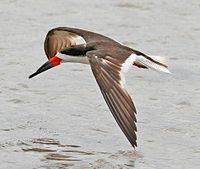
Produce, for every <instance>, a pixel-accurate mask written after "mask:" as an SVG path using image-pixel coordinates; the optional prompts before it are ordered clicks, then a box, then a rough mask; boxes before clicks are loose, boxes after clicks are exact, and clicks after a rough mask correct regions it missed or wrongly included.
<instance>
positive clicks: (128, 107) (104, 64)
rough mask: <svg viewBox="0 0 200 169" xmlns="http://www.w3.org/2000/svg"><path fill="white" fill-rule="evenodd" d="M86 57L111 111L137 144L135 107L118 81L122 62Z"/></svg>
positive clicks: (126, 133)
mask: <svg viewBox="0 0 200 169" xmlns="http://www.w3.org/2000/svg"><path fill="white" fill-rule="evenodd" d="M88 58H89V61H90V65H91V68H92V72H93V74H94V76H95V78H96V81H97V83H98V85H99V88H100V90H101V93H102V95H103V97H104V99H105V101H106V103H107V105H108V107H109V109H110V111H111V113H112V114H113V116H114V118H115V120H116V121H117V123H118V125H119V126H120V128H121V130H122V131H123V133H124V134H125V135H126V137H127V139H128V140H129V142H130V143H131V145H132V146H133V147H135V146H137V142H136V140H137V136H136V131H137V127H136V124H135V123H136V117H135V114H136V109H135V106H134V104H133V102H132V99H131V97H130V96H129V94H128V93H127V91H126V90H125V89H124V88H123V87H122V86H121V83H120V81H121V76H120V70H121V65H122V63H120V62H119V61H115V62H111V58H110V57H105V58H99V57H97V56H94V55H93V56H89V57H88ZM107 58H108V59H107ZM115 60H116V59H115ZM112 61H113V60H112Z"/></svg>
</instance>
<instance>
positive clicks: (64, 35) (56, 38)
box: [44, 29, 85, 59]
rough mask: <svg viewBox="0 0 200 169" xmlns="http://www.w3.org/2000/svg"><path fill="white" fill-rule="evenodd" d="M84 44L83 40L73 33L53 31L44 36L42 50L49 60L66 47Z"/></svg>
mask: <svg viewBox="0 0 200 169" xmlns="http://www.w3.org/2000/svg"><path fill="white" fill-rule="evenodd" d="M84 43H85V41H84V39H83V38H82V37H81V36H79V35H77V34H75V33H71V32H67V31H62V30H56V29H53V30H51V31H49V32H48V34H47V36H46V39H45V43H44V50H45V53H46V55H47V58H48V59H50V58H52V57H53V56H55V55H56V53H57V52H59V51H61V50H62V49H64V48H66V47H71V46H75V45H79V44H84Z"/></svg>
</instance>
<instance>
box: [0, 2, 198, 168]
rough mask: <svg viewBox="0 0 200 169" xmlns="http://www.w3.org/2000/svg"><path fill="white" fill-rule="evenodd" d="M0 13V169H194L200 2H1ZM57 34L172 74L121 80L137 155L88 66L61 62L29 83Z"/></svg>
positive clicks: (135, 73) (133, 73)
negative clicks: (63, 31)
mask: <svg viewBox="0 0 200 169" xmlns="http://www.w3.org/2000/svg"><path fill="white" fill-rule="evenodd" d="M0 15H1V20H0V37H1V38H0V53H1V66H0V72H1V75H0V96H1V97H0V103H1V104H0V168H2V169H27V168H31V169H57V168H60V169H64V168H72V169H73V168H75V169H77V168H81V169H82V168H84V169H92V168H97V169H98V168H104V169H109V168H115V169H121V168H123V169H126V168H137V169H160V168H162V169H168V168H173V169H183V168H190V169H198V168H199V166H200V125H199V123H200V118H199V116H200V97H199V96H200V75H199V71H200V59H199V58H200V56H199V54H200V48H199V44H200V39H199V37H200V22H199V20H200V2H199V1H198V0H191V1H186V0H183V1H179V0H169V1H164V0H160V1H153V0H142V1H140V0H134V1H132V0H130V1H114V0H109V1H105V0H103V1H97V0H94V1H91V2H89V1H72V0H69V1H64V0H60V1H53V0H49V1H47V0H43V1H27V0H20V1H19V0H9V1H6V0H2V1H1V4H0ZM58 26H71V27H80V28H85V29H88V30H92V31H95V32H99V33H102V34H105V35H107V36H110V37H112V38H114V39H116V40H118V41H120V42H122V43H124V44H125V45H128V46H130V47H133V48H136V49H138V50H141V51H143V52H144V53H147V54H152V55H161V56H166V58H168V60H169V65H170V70H171V72H172V73H173V74H172V75H171V76H170V75H165V74H160V73H157V72H153V71H147V70H141V69H137V68H133V69H131V70H130V72H129V73H128V74H127V76H126V77H127V78H126V82H127V90H128V91H129V93H130V95H131V96H132V98H133V99H134V102H135V104H136V107H137V111H138V114H137V119H138V123H137V126H138V132H137V135H138V147H137V148H136V150H133V149H132V147H131V146H130V144H129V143H128V141H127V140H126V138H125V136H124V135H123V134H122V132H121V131H120V129H119V127H118V126H117V124H116V122H115V121H114V119H113V117H112V115H111V113H110V111H109V110H108V108H107V105H106V104H105V102H104V100H103V97H102V96H101V94H100V91H99V89H98V86H97V84H96V82H95V80H94V77H93V75H92V73H91V70H90V67H89V66H88V65H81V64H65V65H62V66H60V67H57V68H55V69H54V70H50V71H48V72H46V73H43V74H41V75H40V76H38V77H36V78H34V79H31V80H29V79H28V76H29V75H30V74H31V73H32V72H34V71H35V70H36V69H37V68H38V67H39V66H40V65H41V64H43V63H44V62H45V61H46V57H45V54H44V51H43V41H44V37H45V35H46V32H47V31H48V30H49V29H51V28H53V27H58Z"/></svg>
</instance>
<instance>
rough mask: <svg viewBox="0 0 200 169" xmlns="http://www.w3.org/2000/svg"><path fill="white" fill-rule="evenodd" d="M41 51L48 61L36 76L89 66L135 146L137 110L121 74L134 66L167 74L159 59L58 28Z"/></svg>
mask: <svg viewBox="0 0 200 169" xmlns="http://www.w3.org/2000/svg"><path fill="white" fill-rule="evenodd" d="M44 49H45V53H46V55H47V58H48V61H47V62H46V63H45V64H43V65H42V66H41V67H40V68H39V69H38V70H37V71H36V72H35V73H33V74H32V75H30V76H29V78H32V77H34V76H36V75H38V74H39V73H41V72H44V71H46V70H48V69H50V68H53V67H55V66H57V65H60V64H61V63H64V62H77V63H88V64H90V66H91V69H92V72H93V74H94V77H95V79H96V81H97V83H98V85H99V88H100V90H101V93H102V95H103V97H104V99H105V101H106V103H107V105H108V107H109V109H110V111H111V112H112V115H113V116H114V118H115V120H116V121H117V123H118V125H119V126H120V128H121V130H122V131H123V133H124V134H125V135H126V137H127V139H128V140H129V142H130V143H131V145H132V146H133V147H134V148H135V147H136V146H137V142H136V141H137V136H136V131H137V127H136V124H135V123H136V121H137V120H136V116H135V115H136V109H135V106H134V104H133V101H132V99H131V97H130V96H129V94H128V92H127V91H126V90H125V88H124V83H125V79H124V76H123V75H124V73H125V72H127V71H128V69H129V68H130V67H131V66H132V65H134V66H137V67H139V68H146V69H154V70H158V71H162V72H166V73H169V70H168V66H167V65H166V63H165V62H164V60H163V59H162V58H161V57H156V56H149V55H146V54H144V53H142V52H140V51H137V50H134V49H131V48H129V47H126V46H124V45H122V44H120V43H119V42H117V41H115V40H113V39H111V38H108V37H106V36H103V35H100V34H98V33H94V32H90V31H86V30H82V29H75V28H68V27H58V28H54V29H52V30H50V31H49V32H48V33H47V36H46V39H45V42H44Z"/></svg>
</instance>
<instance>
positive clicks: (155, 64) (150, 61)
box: [134, 55, 170, 73]
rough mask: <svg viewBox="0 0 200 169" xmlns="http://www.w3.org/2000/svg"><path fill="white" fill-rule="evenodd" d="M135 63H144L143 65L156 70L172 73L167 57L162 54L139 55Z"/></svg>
mask: <svg viewBox="0 0 200 169" xmlns="http://www.w3.org/2000/svg"><path fill="white" fill-rule="evenodd" d="M134 64H135V65H142V66H143V67H146V68H149V69H153V70H156V71H161V72H165V73H170V71H169V70H168V66H167V64H166V60H165V58H163V57H160V56H147V55H137V57H136V60H135V63H134Z"/></svg>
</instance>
